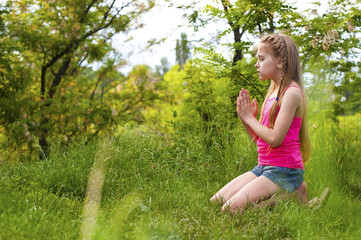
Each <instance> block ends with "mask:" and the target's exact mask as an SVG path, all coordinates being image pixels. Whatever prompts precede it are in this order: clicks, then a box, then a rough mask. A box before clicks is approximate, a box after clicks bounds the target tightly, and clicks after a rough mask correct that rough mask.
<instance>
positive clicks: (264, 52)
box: [255, 43, 282, 81]
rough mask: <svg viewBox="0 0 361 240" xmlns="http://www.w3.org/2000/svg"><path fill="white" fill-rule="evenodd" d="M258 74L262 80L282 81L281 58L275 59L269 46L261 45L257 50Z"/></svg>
mask: <svg viewBox="0 0 361 240" xmlns="http://www.w3.org/2000/svg"><path fill="white" fill-rule="evenodd" d="M255 66H256V68H257V73H258V76H259V78H260V80H267V79H272V80H274V81H278V80H279V79H281V76H282V74H281V67H282V65H281V64H280V60H279V58H277V57H275V56H274V54H273V52H272V50H271V48H270V47H269V46H268V44H263V43H261V44H260V45H259V47H258V50H257V63H256V65H255Z"/></svg>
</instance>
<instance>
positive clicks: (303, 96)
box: [281, 85, 306, 105]
mask: <svg viewBox="0 0 361 240" xmlns="http://www.w3.org/2000/svg"><path fill="white" fill-rule="evenodd" d="M291 87H295V88H298V89H299V90H300V91H301V94H302V98H303V105H306V100H305V95H304V93H303V91H302V89H301V88H300V87H299V86H295V85H291V86H288V87H286V88H285V90H283V93H282V95H283V94H285V92H286V91H287V89H289V88H291ZM282 95H281V96H282Z"/></svg>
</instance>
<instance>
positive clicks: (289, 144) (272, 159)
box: [257, 86, 304, 169]
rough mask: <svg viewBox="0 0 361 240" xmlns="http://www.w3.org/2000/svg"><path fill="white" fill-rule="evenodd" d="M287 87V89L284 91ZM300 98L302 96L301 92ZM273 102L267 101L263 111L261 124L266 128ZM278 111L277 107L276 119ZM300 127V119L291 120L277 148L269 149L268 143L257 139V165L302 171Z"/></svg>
mask: <svg viewBox="0 0 361 240" xmlns="http://www.w3.org/2000/svg"><path fill="white" fill-rule="evenodd" d="M289 87H297V88H299V87H298V86H289ZM289 87H287V88H286V89H285V91H286V90H287V89H288V88H289ZM299 89H300V88H299ZM300 90H301V89H300ZM301 92H302V90H301ZM302 96H303V92H302ZM303 100H304V96H303ZM273 101H275V98H270V99H267V100H266V104H265V107H264V111H263V119H262V124H263V125H264V126H267V127H268V126H269V113H270V110H271V107H272V104H273ZM279 110H280V109H279V107H278V110H277V112H276V118H277V115H278V112H279ZM301 125H302V118H300V117H296V116H295V117H294V118H293V120H292V123H291V126H290V128H289V130H288V132H287V134H286V137H285V139H284V140H283V142H282V144H281V145H280V146H279V147H277V148H271V147H270V146H269V145H268V143H266V142H265V141H263V140H262V139H261V138H259V139H258V140H257V146H258V149H257V151H258V165H260V166H277V167H287V168H300V169H304V166H303V161H302V156H301V150H300V141H299V137H298V135H299V131H300V128H301Z"/></svg>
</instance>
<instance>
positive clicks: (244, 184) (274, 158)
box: [211, 34, 311, 212]
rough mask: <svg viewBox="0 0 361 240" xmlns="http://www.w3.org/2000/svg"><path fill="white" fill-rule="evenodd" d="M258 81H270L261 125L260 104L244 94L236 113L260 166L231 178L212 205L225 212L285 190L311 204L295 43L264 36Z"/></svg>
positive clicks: (243, 92) (300, 83) (305, 124)
mask: <svg viewBox="0 0 361 240" xmlns="http://www.w3.org/2000/svg"><path fill="white" fill-rule="evenodd" d="M257 59H258V60H257V63H256V68H257V73H258V75H259V78H260V80H262V81H263V80H267V79H271V84H270V87H269V89H268V93H267V95H266V98H265V101H264V103H263V106H262V108H261V116H260V120H259V121H257V119H256V115H257V111H258V106H257V101H256V100H253V101H251V99H250V96H249V93H248V91H247V90H244V89H242V90H241V91H240V93H239V97H238V99H237V113H238V116H239V118H240V119H241V120H242V122H243V124H244V126H245V128H246V130H247V131H248V133H249V135H250V137H251V138H252V139H253V141H255V142H256V144H257V146H258V149H257V151H258V165H257V166H256V167H255V168H254V169H253V170H251V171H249V172H246V173H244V174H242V175H240V176H238V177H237V178H235V179H233V180H232V181H231V182H229V183H228V184H227V185H226V186H224V187H223V188H222V189H221V190H220V191H219V192H217V193H216V194H215V195H214V196H213V197H212V198H211V201H212V202H214V201H222V203H223V207H222V210H229V211H231V212H233V211H237V210H242V209H244V208H245V206H246V205H247V203H253V202H254V203H258V202H260V201H263V200H266V199H268V198H270V197H271V196H272V195H274V194H275V193H277V192H280V191H282V190H286V191H287V192H288V195H291V193H293V194H294V195H295V196H296V197H297V198H298V199H299V201H301V202H304V203H306V202H307V185H306V183H305V182H304V181H303V174H304V165H303V163H304V162H306V161H307V159H308V158H309V155H310V151H311V150H310V141H309V137H308V130H307V122H306V121H305V120H306V119H305V117H306V106H305V96H304V89H303V82H302V78H301V67H300V58H299V54H298V50H297V47H296V45H295V43H294V42H293V41H292V39H291V38H290V37H288V36H286V35H284V34H278V35H266V36H264V37H262V39H261V41H260V44H259V46H258V49H257Z"/></svg>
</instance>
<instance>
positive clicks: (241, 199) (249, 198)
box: [222, 176, 282, 212]
mask: <svg viewBox="0 0 361 240" xmlns="http://www.w3.org/2000/svg"><path fill="white" fill-rule="evenodd" d="M281 190H282V189H281V188H280V187H279V186H278V185H277V184H275V183H274V182H272V181H271V180H269V179H268V178H266V177H264V176H260V177H256V178H254V179H253V180H252V181H250V182H249V183H248V184H246V185H245V186H244V187H242V188H241V189H240V190H239V191H238V192H237V193H236V194H234V195H233V196H232V197H231V198H230V199H229V200H227V201H226V203H225V204H224V205H223V206H222V210H223V211H224V210H229V211H231V212H234V211H237V210H243V209H244V208H245V207H246V205H247V203H252V202H259V201H263V200H265V199H268V198H269V197H271V196H272V195H273V194H275V193H276V192H279V191H281Z"/></svg>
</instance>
